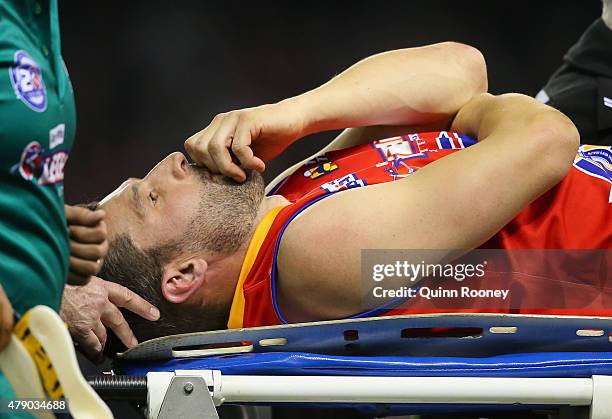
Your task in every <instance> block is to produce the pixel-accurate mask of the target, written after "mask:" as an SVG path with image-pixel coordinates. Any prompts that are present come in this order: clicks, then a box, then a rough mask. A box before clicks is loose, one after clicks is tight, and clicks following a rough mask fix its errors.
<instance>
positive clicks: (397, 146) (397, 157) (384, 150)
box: [372, 134, 437, 180]
mask: <svg viewBox="0 0 612 419" xmlns="http://www.w3.org/2000/svg"><path fill="white" fill-rule="evenodd" d="M372 147H374V149H376V151H378V154H379V155H380V157H381V160H382V161H381V162H380V163H378V164H376V167H384V169H383V170H384V171H385V172H386V173H387V174H388V175H389V176H391V177H393V180H396V179H398V178H403V177H406V176H408V175H410V174H412V173H414V171H415V170H416V169H415V168H413V167H412V166H410V165H409V164H408V163H407V162H406V161H407V160H410V159H417V158H427V157H428V153H429V151H430V150H428V148H427V144H426V142H425V140H423V139H422V138H421V137H419V134H409V135H405V136H401V137H391V138H385V139H383V140H377V141H373V142H372ZM431 151H437V150H431Z"/></svg>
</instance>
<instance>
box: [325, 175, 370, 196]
mask: <svg viewBox="0 0 612 419" xmlns="http://www.w3.org/2000/svg"><path fill="white" fill-rule="evenodd" d="M366 185H367V182H366V181H365V179H360V178H359V176H357V175H356V174H355V173H351V174H348V175H346V176H343V177H341V178H338V179H334V180H332V181H331V182H327V183H324V184H323V185H321V189H323V190H325V191H327V192H330V193H334V192H338V191H342V190H344V189H352V188H359V187H361V186H366Z"/></svg>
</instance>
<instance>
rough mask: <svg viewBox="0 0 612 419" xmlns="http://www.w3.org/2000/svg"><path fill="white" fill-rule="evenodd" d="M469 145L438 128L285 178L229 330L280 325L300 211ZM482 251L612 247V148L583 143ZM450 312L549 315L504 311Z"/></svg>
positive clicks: (330, 158)
mask: <svg viewBox="0 0 612 419" xmlns="http://www.w3.org/2000/svg"><path fill="white" fill-rule="evenodd" d="M475 143H476V141H475V140H474V139H473V138H471V137H469V136H466V135H463V134H456V133H450V132H444V131H442V132H429V133H418V134H408V135H404V136H398V137H393V138H388V139H383V140H378V141H374V142H372V143H369V144H363V145H359V146H355V147H351V148H347V149H344V150H338V151H332V152H329V153H327V154H326V155H323V156H320V157H317V158H316V159H314V160H312V161H310V162H308V163H306V164H305V165H304V167H303V168H300V169H298V170H296V171H295V172H294V173H293V174H291V175H290V176H288V177H287V178H285V179H284V180H283V181H282V182H281V183H280V184H279V185H278V186H276V188H275V189H274V190H272V191H271V192H270V194H278V195H282V196H284V197H285V198H286V199H288V200H289V201H290V202H291V204H290V205H288V206H284V207H277V208H274V209H273V210H271V211H270V212H269V213H268V214H267V215H266V216H265V217H264V218H263V220H262V221H261V222H260V224H259V226H258V227H257V229H256V231H255V234H254V236H253V238H252V240H251V243H250V245H249V249H248V250H247V255H246V258H245V261H244V263H243V266H242V270H241V273H240V277H239V280H238V284H237V287H236V291H235V294H234V300H233V303H232V307H231V311H230V318H229V321H228V327H229V328H238V327H254V326H264V325H275V324H282V323H285V320H284V319H283V317H282V313H280V312H279V309H278V306H277V303H276V287H275V285H276V253H277V251H278V247H279V244H280V240H281V238H282V234H283V232H284V230H285V228H286V227H287V226H288V225H289V223H290V222H291V221H292V219H293V218H294V217H295V216H297V215H298V214H299V213H300V212H302V211H304V210H305V209H307V208H308V207H309V206H310V205H312V204H314V203H315V202H317V201H319V200H321V199H324V198H326V197H328V196H331V195H332V194H335V193H341V192H342V191H344V190H348V189H351V188H357V187H367V186H368V185H373V184H377V183H383V182H392V181H396V180H400V179H402V178H404V177H406V176H410V174H411V173H414V172H415V171H417V170H418V169H419V168H421V167H423V166H425V165H427V164H429V163H431V162H433V161H435V160H438V159H440V158H442V157H444V156H446V155H448V154H450V153H454V152H459V151H460V150H461V149H463V148H465V147H469V146H471V145H473V144H475ZM338 222H341V220H340V219H339V220H338ZM305 245H307V244H306V243H305ZM483 247H484V248H490V249H610V248H612V147H604V146H590V145H582V146H581V147H580V150H579V152H578V154H577V156H576V158H575V160H574V164H573V166H572V167H571V169H570V171H569V172H568V174H567V175H566V176H565V178H564V179H563V180H562V181H561V182H560V183H559V184H557V185H556V186H555V187H553V188H552V189H551V190H549V191H548V192H546V193H545V194H543V195H542V196H541V197H539V198H538V199H536V200H535V201H534V202H532V203H531V204H530V205H529V206H528V207H526V208H525V209H524V210H523V211H521V212H520V213H519V214H518V215H517V216H516V217H515V218H514V219H513V220H512V221H511V222H510V223H508V224H507V225H506V226H505V227H504V228H502V229H501V230H500V231H499V232H498V233H497V234H496V235H495V236H494V237H493V238H492V239H491V240H489V242H487V243H486V244H485V245H483ZM605 276H606V278H607V276H609V274H606V275H605ZM610 280H612V278H610ZM530 286H536V287H537V284H533V285H532V283H530ZM566 291H568V292H566V294H568V295H571V294H575V292H574V290H570V289H568V290H566ZM608 307H610V310H599V309H597V310H591V311H588V310H587V311H585V310H563V309H559V310H556V311H554V313H555V314H589V315H607V316H612V306H610V305H608ZM441 311H446V312H448V311H449V310H444V309H432V308H431V307H427V306H426V305H425V304H420V303H419V302H418V301H416V302H415V304H414V305H411V306H410V308H409V309H406V308H396V309H385V308H384V307H383V308H381V309H380V310H377V311H376V310H374V311H369V312H366V313H361V314H359V315H356V316H354V317H363V316H372V315H397V314H408V313H410V314H414V313H431V312H441ZM455 311H468V312H474V311H478V312H515V313H516V312H518V313H534V312H535V313H547V314H550V313H551V312H550V311H547V310H514V311H513V310H510V309H507V308H494V309H490V310H487V309H484V310H483V309H482V308H480V309H478V310H475V309H472V310H470V309H469V308H467V309H466V308H464V309H462V310H455Z"/></svg>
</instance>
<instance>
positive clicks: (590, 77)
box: [537, 19, 612, 145]
mask: <svg viewBox="0 0 612 419" xmlns="http://www.w3.org/2000/svg"><path fill="white" fill-rule="evenodd" d="M537 98H538V99H539V100H540V101H542V102H545V103H547V104H548V105H550V106H553V107H555V108H557V109H559V110H560V111H561V112H563V113H564V114H565V115H567V116H568V117H569V118H570V119H571V120H572V121H573V122H574V124H576V126H577V127H578V130H579V131H580V138H581V140H580V141H581V143H583V144H601V145H612V30H610V29H609V28H608V27H607V26H606V25H605V24H604V23H603V21H602V20H601V19H597V20H596V21H595V22H594V23H593V24H592V25H591V26H590V27H589V28H588V29H587V30H586V32H585V33H584V34H583V35H582V37H581V38H580V39H579V40H578V42H577V43H576V44H575V45H574V46H572V47H571V48H570V50H569V51H568V52H567V53H566V54H565V56H564V57H563V65H562V66H561V67H560V68H559V69H558V70H557V71H556V72H555V73H554V74H553V75H552V76H551V78H550V80H548V83H547V84H546V86H544V88H543V89H542V90H541V91H540V93H538V96H537Z"/></svg>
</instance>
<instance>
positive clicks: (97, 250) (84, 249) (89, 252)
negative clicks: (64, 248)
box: [70, 240, 108, 261]
mask: <svg viewBox="0 0 612 419" xmlns="http://www.w3.org/2000/svg"><path fill="white" fill-rule="evenodd" d="M107 252H108V241H107V240H104V241H103V242H102V243H91V244H84V243H78V242H75V241H73V240H71V241H70V254H71V255H72V256H74V257H76V258H79V259H85V260H93V261H96V260H98V259H102V258H103V257H104V256H106V253H107Z"/></svg>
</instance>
